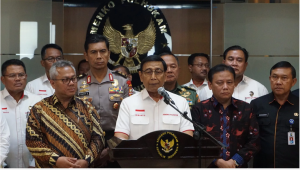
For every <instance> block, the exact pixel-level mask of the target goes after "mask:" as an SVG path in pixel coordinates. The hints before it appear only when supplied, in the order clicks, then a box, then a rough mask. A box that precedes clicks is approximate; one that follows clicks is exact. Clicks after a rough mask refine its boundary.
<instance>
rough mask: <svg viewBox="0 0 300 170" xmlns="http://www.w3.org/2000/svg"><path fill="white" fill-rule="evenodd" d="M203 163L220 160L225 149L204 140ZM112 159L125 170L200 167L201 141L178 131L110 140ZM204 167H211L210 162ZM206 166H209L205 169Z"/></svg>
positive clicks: (157, 132)
mask: <svg viewBox="0 0 300 170" xmlns="http://www.w3.org/2000/svg"><path fill="white" fill-rule="evenodd" d="M201 144H202V146H201V160H204V161H205V160H207V159H209V161H208V162H209V164H210V163H211V161H212V160H213V159H215V158H220V156H219V155H220V150H221V146H217V145H216V144H215V143H213V142H212V141H211V140H210V139H208V138H203V139H202V140H201ZM108 145H109V148H110V151H109V154H110V157H111V158H112V159H114V160H116V161H117V162H118V163H119V164H120V166H121V167H122V168H197V167H198V154H199V148H198V141H197V140H195V139H194V138H193V137H191V136H189V135H187V134H185V133H181V132H178V131H171V130H170V131H169V130H168V131H154V132H151V133H148V134H146V135H144V136H142V137H140V138H139V139H138V140H120V139H119V138H116V137H113V138H111V139H110V140H108ZM202 165H204V166H202V167H207V163H206V164H205V163H204V164H203V163H202ZM205 165H206V166H205Z"/></svg>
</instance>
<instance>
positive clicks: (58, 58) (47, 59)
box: [43, 57, 64, 63]
mask: <svg viewBox="0 0 300 170" xmlns="http://www.w3.org/2000/svg"><path fill="white" fill-rule="evenodd" d="M62 59H64V58H63V57H56V58H55V57H49V58H46V59H43V60H46V61H48V62H50V63H54V61H55V60H56V61H59V60H62Z"/></svg>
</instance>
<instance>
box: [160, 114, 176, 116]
mask: <svg viewBox="0 0 300 170" xmlns="http://www.w3.org/2000/svg"><path fill="white" fill-rule="evenodd" d="M163 115H164V116H178V114H163Z"/></svg>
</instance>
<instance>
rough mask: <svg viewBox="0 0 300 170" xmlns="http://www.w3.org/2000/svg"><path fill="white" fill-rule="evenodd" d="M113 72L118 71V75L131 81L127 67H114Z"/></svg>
mask: <svg viewBox="0 0 300 170" xmlns="http://www.w3.org/2000/svg"><path fill="white" fill-rule="evenodd" d="M113 70H114V71H119V72H120V73H122V74H124V76H126V77H127V78H128V80H130V81H132V75H131V74H130V71H129V69H128V68H127V67H125V66H122V65H117V66H114V68H113Z"/></svg>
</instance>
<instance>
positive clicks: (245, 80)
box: [241, 74, 248, 83]
mask: <svg viewBox="0 0 300 170" xmlns="http://www.w3.org/2000/svg"><path fill="white" fill-rule="evenodd" d="M247 80H248V77H247V76H245V75H244V74H243V78H242V81H241V82H244V83H247Z"/></svg>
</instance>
